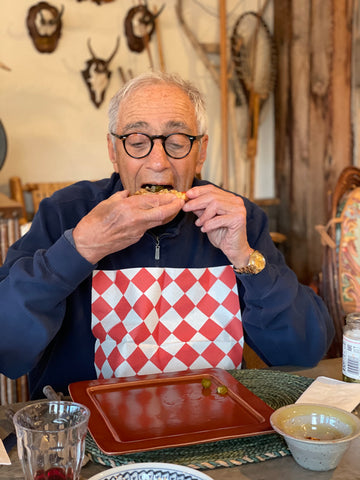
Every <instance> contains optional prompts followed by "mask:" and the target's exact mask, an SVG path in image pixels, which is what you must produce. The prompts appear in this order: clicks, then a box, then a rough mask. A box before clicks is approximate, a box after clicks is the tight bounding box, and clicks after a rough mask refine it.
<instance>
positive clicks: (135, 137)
mask: <svg viewBox="0 0 360 480" xmlns="http://www.w3.org/2000/svg"><path fill="white" fill-rule="evenodd" d="M111 135H113V136H114V137H116V138H118V139H120V140H122V142H123V145H124V148H125V151H126V153H127V154H128V155H130V157H133V158H144V157H146V156H147V155H149V153H150V152H151V150H152V149H153V146H154V140H157V139H159V140H161V141H162V146H163V148H164V150H165V153H166V155H168V156H169V157H171V158H177V159H179V158H184V157H186V155H189V153H190V151H191V149H192V146H193V143H194V142H195V140H200V139H201V138H202V137H203V136H204V135H187V134H186V133H171V134H170V135H147V134H146V133H128V134H127V135H118V134H117V133H112V132H111Z"/></svg>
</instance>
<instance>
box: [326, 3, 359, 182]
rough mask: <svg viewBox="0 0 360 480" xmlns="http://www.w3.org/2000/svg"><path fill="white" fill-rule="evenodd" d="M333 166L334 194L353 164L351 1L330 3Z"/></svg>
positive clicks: (329, 172)
mask: <svg viewBox="0 0 360 480" xmlns="http://www.w3.org/2000/svg"><path fill="white" fill-rule="evenodd" d="M332 4H333V24H334V29H333V57H332V58H333V64H332V72H333V75H332V97H331V109H332V131H331V138H332V159H331V160H332V164H331V169H329V171H328V172H327V177H328V188H329V190H330V189H331V190H333V189H334V187H335V184H336V182H337V179H338V177H339V175H340V173H341V171H342V170H343V169H344V168H345V167H347V166H349V165H352V163H353V155H354V152H353V138H352V126H351V96H352V95H351V73H352V28H353V15H354V1H353V0H343V1H341V2H339V1H338V0H332Z"/></svg>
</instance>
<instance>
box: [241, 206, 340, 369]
mask: <svg viewBox="0 0 360 480" xmlns="http://www.w3.org/2000/svg"><path fill="white" fill-rule="evenodd" d="M245 203H246V207H247V212H248V213H247V229H248V241H249V244H250V246H251V247H252V248H254V249H256V250H259V251H260V252H261V253H262V254H263V255H264V257H265V259H266V267H265V268H264V270H263V271H262V272H260V273H258V274H257V275H238V274H237V279H238V286H239V288H240V298H241V303H242V320H243V325H244V331H245V340H246V341H247V343H248V344H249V345H250V346H251V347H252V348H253V349H254V350H255V351H256V352H257V353H258V354H259V355H260V357H261V358H263V359H264V361H265V362H266V363H267V364H268V365H301V366H304V367H305V366H306V367H311V366H314V365H316V364H317V363H318V362H319V361H320V360H321V358H322V357H323V356H324V355H325V354H326V352H327V350H328V348H329V346H330V344H331V341H332V339H333V336H334V325H333V321H332V319H331V317H330V315H329V313H328V311H327V308H326V306H325V304H324V302H323V300H322V299H321V298H320V297H319V296H318V295H316V293H315V292H314V291H313V290H312V289H311V288H310V287H308V286H305V285H302V284H300V283H299V281H298V279H297V277H296V275H295V273H294V272H293V271H292V270H291V269H290V268H289V267H288V266H287V265H286V263H285V260H284V257H283V255H282V253H281V252H280V251H279V250H278V248H276V246H275V245H274V243H273V241H272V239H271V237H270V234H269V230H268V221H267V217H266V215H265V213H264V212H263V211H262V210H261V209H260V208H259V207H257V206H256V205H254V204H252V203H250V202H248V201H246V202H245Z"/></svg>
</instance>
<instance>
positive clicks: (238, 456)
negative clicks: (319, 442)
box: [86, 369, 313, 470]
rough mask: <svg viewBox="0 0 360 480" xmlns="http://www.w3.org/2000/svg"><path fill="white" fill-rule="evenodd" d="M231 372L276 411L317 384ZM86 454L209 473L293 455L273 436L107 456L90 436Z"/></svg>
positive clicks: (111, 463)
mask: <svg viewBox="0 0 360 480" xmlns="http://www.w3.org/2000/svg"><path fill="white" fill-rule="evenodd" d="M229 372H230V373H231V374H232V375H233V377H234V378H236V379H237V380H238V381H239V382H241V383H242V384H243V385H244V386H245V387H247V388H248V389H249V390H251V391H252V392H253V393H254V394H255V395H257V396H258V397H259V398H261V399H262V400H263V401H264V402H266V403H267V404H268V405H270V407H272V408H274V409H277V408H280V407H282V406H284V405H288V404H290V403H294V402H295V401H296V400H297V399H298V398H299V396H300V395H301V394H302V393H303V392H304V390H306V388H307V387H308V386H309V385H310V384H311V383H312V382H313V379H312V378H307V377H300V376H298V375H292V374H289V373H285V372H280V371H274V370H256V369H253V370H230V371H229ZM86 454H87V456H88V457H89V458H90V459H91V460H92V461H94V462H96V463H100V464H102V465H106V466H108V467H116V466H119V465H125V464H129V463H140V462H167V463H176V464H178V465H184V466H188V467H192V468H196V469H199V470H205V469H213V468H216V467H233V466H237V465H242V464H244V463H257V462H263V461H265V460H269V459H271V458H276V457H284V456H286V455H290V451H289V450H288V448H287V445H286V443H285V441H284V440H283V438H282V437H281V436H280V435H278V434H277V433H271V434H266V435H257V436H254V437H246V438H236V439H231V440H222V441H217V442H210V443H203V444H198V445H189V446H184V447H175V448H165V449H161V450H152V451H147V452H138V453H131V454H124V455H107V454H105V453H103V452H102V451H101V450H100V449H99V448H98V446H97V445H96V443H95V441H94V440H93V438H92V437H91V435H88V436H87V438H86Z"/></svg>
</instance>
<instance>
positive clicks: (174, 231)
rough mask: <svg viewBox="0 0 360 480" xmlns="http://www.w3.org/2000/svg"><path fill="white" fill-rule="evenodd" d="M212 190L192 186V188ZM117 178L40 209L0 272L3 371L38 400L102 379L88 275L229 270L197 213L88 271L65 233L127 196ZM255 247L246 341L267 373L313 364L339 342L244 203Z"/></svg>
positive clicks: (244, 290)
mask: <svg viewBox="0 0 360 480" xmlns="http://www.w3.org/2000/svg"><path fill="white" fill-rule="evenodd" d="M205 183H208V182H205V181H200V180H194V185H200V184H205ZM122 189H123V187H122V185H121V182H120V179H119V176H118V175H117V174H113V175H112V176H111V178H109V179H104V180H100V181H98V182H79V183H76V184H74V185H71V186H69V187H67V188H65V189H63V190H60V191H58V192H56V193H55V194H54V195H53V196H52V197H51V198H47V199H45V200H43V201H42V203H41V205H40V208H39V211H38V213H37V214H36V216H35V218H34V221H33V223H32V227H31V229H30V231H29V232H28V233H27V234H26V235H25V236H23V237H22V238H21V239H20V240H18V241H17V242H16V243H15V244H14V245H13V246H12V247H11V248H10V249H9V252H8V256H7V259H6V262H5V264H4V265H3V266H2V267H1V268H0V324H1V335H0V371H1V372H2V373H4V374H5V375H7V376H9V377H12V378H16V377H18V376H20V375H23V374H24V373H29V380H30V391H31V396H32V398H39V397H41V396H42V388H43V386H44V385H46V384H51V385H52V386H53V387H54V388H55V389H56V390H57V391H63V392H65V393H66V392H67V386H68V384H69V383H71V382H75V381H79V380H87V379H93V378H96V374H95V368H94V344H95V338H94V336H93V334H92V332H91V298H90V297H91V280H92V271H93V270H94V269H95V268H96V269H101V270H112V269H115V270H119V269H122V268H130V267H147V266H149V267H150V266H160V267H161V266H167V267H208V266H218V265H224V264H229V261H228V260H227V258H226V257H225V256H224V254H223V253H222V252H221V251H220V250H219V249H217V248H215V247H213V246H212V245H211V244H210V242H209V241H208V238H207V235H206V234H203V233H201V231H200V229H199V228H198V227H196V226H195V224H194V220H195V216H194V215H193V214H192V213H186V214H185V213H183V212H181V213H180V214H179V215H178V217H177V218H176V219H175V220H174V221H172V222H171V223H170V224H169V225H168V226H167V227H166V230H165V232H164V233H162V235H161V236H160V243H159V245H160V258H159V259H158V260H157V259H156V258H155V247H156V243H157V239H156V237H155V236H154V235H153V234H152V233H151V232H147V233H146V234H145V235H144V236H143V237H142V238H141V240H140V241H139V242H138V243H136V244H134V245H132V246H130V247H128V248H126V249H124V250H123V251H119V252H117V253H114V254H112V255H109V256H107V257H105V258H104V259H103V260H101V261H100V262H99V263H98V264H97V265H95V266H94V265H92V264H90V263H89V262H87V261H86V260H85V259H84V258H83V257H82V256H81V255H80V254H79V253H78V252H77V251H76V249H75V248H74V246H73V245H72V243H71V241H69V237H68V234H65V232H66V231H68V230H70V229H72V228H74V227H75V226H76V224H77V223H78V222H79V220H80V219H81V218H82V217H83V216H84V215H86V214H87V213H88V212H89V211H90V210H91V209H92V208H94V207H95V206H96V205H97V204H98V203H99V202H101V201H102V200H104V199H106V198H108V197H109V196H111V195H112V194H113V193H115V192H116V191H118V190H122ZM244 202H245V206H246V209H247V234H248V242H249V245H250V246H251V247H252V248H254V249H257V250H259V251H260V252H261V253H262V254H263V255H264V257H265V258H266V262H267V264H266V267H265V269H264V270H263V271H262V272H260V273H259V274H257V275H237V283H238V291H239V296H240V306H241V312H242V322H243V327H244V331H245V339H246V341H247V342H248V344H249V345H250V346H252V347H253V348H254V349H255V351H257V352H258V353H259V354H260V356H261V357H262V358H263V359H264V360H265V361H266V362H267V363H268V364H270V365H284V364H290V365H302V366H313V365H315V364H316V363H317V362H318V361H319V360H320V359H321V358H322V357H323V355H324V354H325V353H326V351H327V349H328V347H329V345H330V342H331V340H332V337H333V324H332V320H331V318H330V316H329V314H328V312H327V310H326V307H325V306H324V304H323V302H322V300H321V299H320V298H319V297H318V296H317V295H315V293H314V292H313V290H312V289H310V288H309V287H307V286H304V285H301V284H299V282H298V280H297V278H296V275H295V274H294V273H293V272H292V271H291V270H290V269H289V268H288V267H287V266H286V264H285V261H284V258H283V255H282V254H281V252H280V251H279V250H278V249H277V248H276V247H275V246H274V243H273V241H272V239H271V237H270V234H269V231H268V221H267V217H266V215H265V213H264V212H263V211H262V210H261V209H260V208H259V207H258V206H257V205H255V204H254V203H251V202H250V201H248V200H247V199H244Z"/></svg>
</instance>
